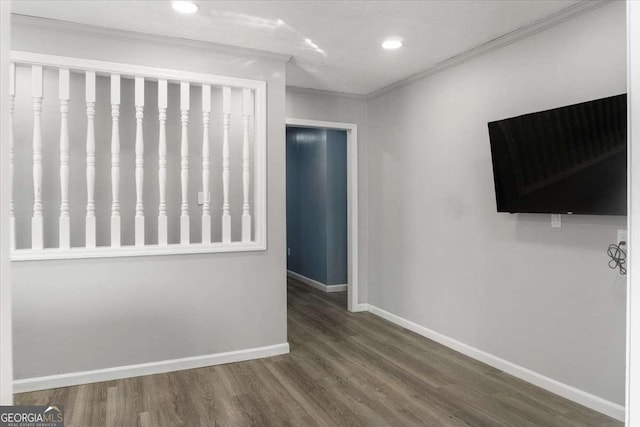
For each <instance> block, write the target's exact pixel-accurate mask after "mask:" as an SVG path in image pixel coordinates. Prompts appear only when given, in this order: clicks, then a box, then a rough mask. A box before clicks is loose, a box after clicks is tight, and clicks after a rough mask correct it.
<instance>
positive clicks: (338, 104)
mask: <svg viewBox="0 0 640 427" xmlns="http://www.w3.org/2000/svg"><path fill="white" fill-rule="evenodd" d="M286 100H287V106H286V112H287V113H286V115H287V117H288V118H292V119H306V120H318V121H328V122H342V123H355V124H356V125H358V186H359V188H358V207H359V209H358V238H359V239H358V264H359V271H358V273H359V277H358V303H364V302H366V301H367V282H368V259H369V255H368V254H369V239H368V231H369V227H368V221H369V219H368V209H367V204H368V192H369V184H368V178H367V166H368V157H367V156H368V154H367V153H368V145H367V104H366V101H365V99H364V98H362V97H354V96H345V95H340V94H333V93H325V92H320V91H311V90H306V89H300V88H296V87H287V98H286Z"/></svg>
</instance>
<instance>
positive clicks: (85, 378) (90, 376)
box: [13, 343, 289, 393]
mask: <svg viewBox="0 0 640 427" xmlns="http://www.w3.org/2000/svg"><path fill="white" fill-rule="evenodd" d="M287 353H289V343H282V344H276V345H271V346H267V347H256V348H250V349H247V350H238V351H229V352H226V353H215V354H207V355H203V356H194V357H185V358H182V359H173V360H161V361H159V362H151V363H141V364H138V365H127V366H117V367H115V368H106V369H96V370H93V371H84V372H73V373H69V374H60V375H51V376H46V377H36V378H26V379H22V380H16V381H14V382H13V392H14V393H24V392H28V391H36V390H46V389H51V388H58V387H69V386H73V385H79V384H90V383H95V382H100V381H111V380H118V379H122V378H132V377H140V376H143V375H153V374H163V373H166V372H174V371H182V370H185V369H194V368H203V367H206V366H213V365H223V364H226V363H233V362H242V361H244V360H252V359H260V358H263V357H271V356H277V355H280V354H287Z"/></svg>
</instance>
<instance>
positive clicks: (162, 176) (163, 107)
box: [158, 80, 168, 246]
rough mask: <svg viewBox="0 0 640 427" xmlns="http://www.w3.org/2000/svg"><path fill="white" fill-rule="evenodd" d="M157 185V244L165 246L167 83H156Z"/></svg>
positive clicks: (160, 81) (163, 81)
mask: <svg viewBox="0 0 640 427" xmlns="http://www.w3.org/2000/svg"><path fill="white" fill-rule="evenodd" d="M158 121H159V125H160V132H159V138H158V185H159V188H160V202H159V206H158V244H159V245H161V246H166V245H167V243H168V239H167V235H168V231H167V81H166V80H159V81H158Z"/></svg>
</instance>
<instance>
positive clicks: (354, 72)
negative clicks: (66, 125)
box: [12, 0, 577, 95]
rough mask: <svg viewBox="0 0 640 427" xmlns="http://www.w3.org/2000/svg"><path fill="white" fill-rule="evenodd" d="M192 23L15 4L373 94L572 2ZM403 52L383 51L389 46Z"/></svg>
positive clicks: (253, 14) (216, 6)
mask: <svg viewBox="0 0 640 427" xmlns="http://www.w3.org/2000/svg"><path fill="white" fill-rule="evenodd" d="M196 2H197V3H198V4H199V5H200V11H199V12H198V13H197V14H196V15H188V16H187V15H180V14H177V13H176V12H174V11H173V10H172V8H171V5H170V2H169V1H168V0H167V1H165V0H155V1H114V0H108V1H88V0H84V1H77V0H76V1H57V0H49V1H27V0H21V1H14V2H13V4H12V8H13V10H12V11H13V12H14V13H18V14H24V15H31V16H39V17H45V18H53V19H60V20H65V21H71V22H78V23H83V24H91V25H98V26H103V27H109V28H116V29H123V30H130V31H137V32H143V33H149V34H160V35H164V36H174V37H180V38H186V39H194V40H201V41H207V42H215V43H221V44H228V45H234V46H240V47H245V48H253V49H260V50H266V51H271V52H277V53H283V54H288V55H291V56H292V59H291V62H290V63H289V64H287V84H288V85H290V86H299V87H305V88H313V89H320V90H331V91H338V92H346V93H352V94H362V95H364V94H369V93H371V92H374V91H376V90H379V89H381V88H383V87H385V86H387V85H389V84H392V83H394V82H397V81H399V80H402V79H403V78H406V77H408V76H411V75H413V74H416V73H418V72H420V71H423V70H425V69H428V68H430V67H433V66H434V65H436V64H438V63H439V62H442V61H444V60H446V59H448V58H451V57H453V56H455V55H458V54H460V53H462V52H465V51H467V50H469V49H471V48H473V47H475V46H478V45H481V44H482V43H485V42H487V41H490V40H492V39H494V38H496V37H498V36H501V35H503V34H506V33H509V32H511V31H513V30H516V29H518V28H520V27H522V26H524V25H527V24H530V23H532V22H535V21H537V20H540V19H542V18H544V17H546V16H549V15H552V14H554V13H556V12H558V11H560V10H562V9H565V8H567V7H570V6H571V5H573V4H574V3H577V1H576V0H540V1H538V0H526V1H519V0H475V1H436V0H431V1H203V0H196ZM388 36H399V37H402V38H403V39H404V47H402V48H401V49H399V50H397V51H385V50H383V49H382V48H381V47H380V43H381V42H382V40H383V39H384V38H385V37H388Z"/></svg>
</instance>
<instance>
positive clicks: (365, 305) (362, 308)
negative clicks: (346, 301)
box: [355, 303, 369, 312]
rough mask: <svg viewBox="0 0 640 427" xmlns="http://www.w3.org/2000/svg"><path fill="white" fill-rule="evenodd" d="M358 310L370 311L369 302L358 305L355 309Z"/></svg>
mask: <svg viewBox="0 0 640 427" xmlns="http://www.w3.org/2000/svg"><path fill="white" fill-rule="evenodd" d="M355 311H356V312H361V311H369V304H367V303H360V304H358V305H357V306H356V309H355Z"/></svg>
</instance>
